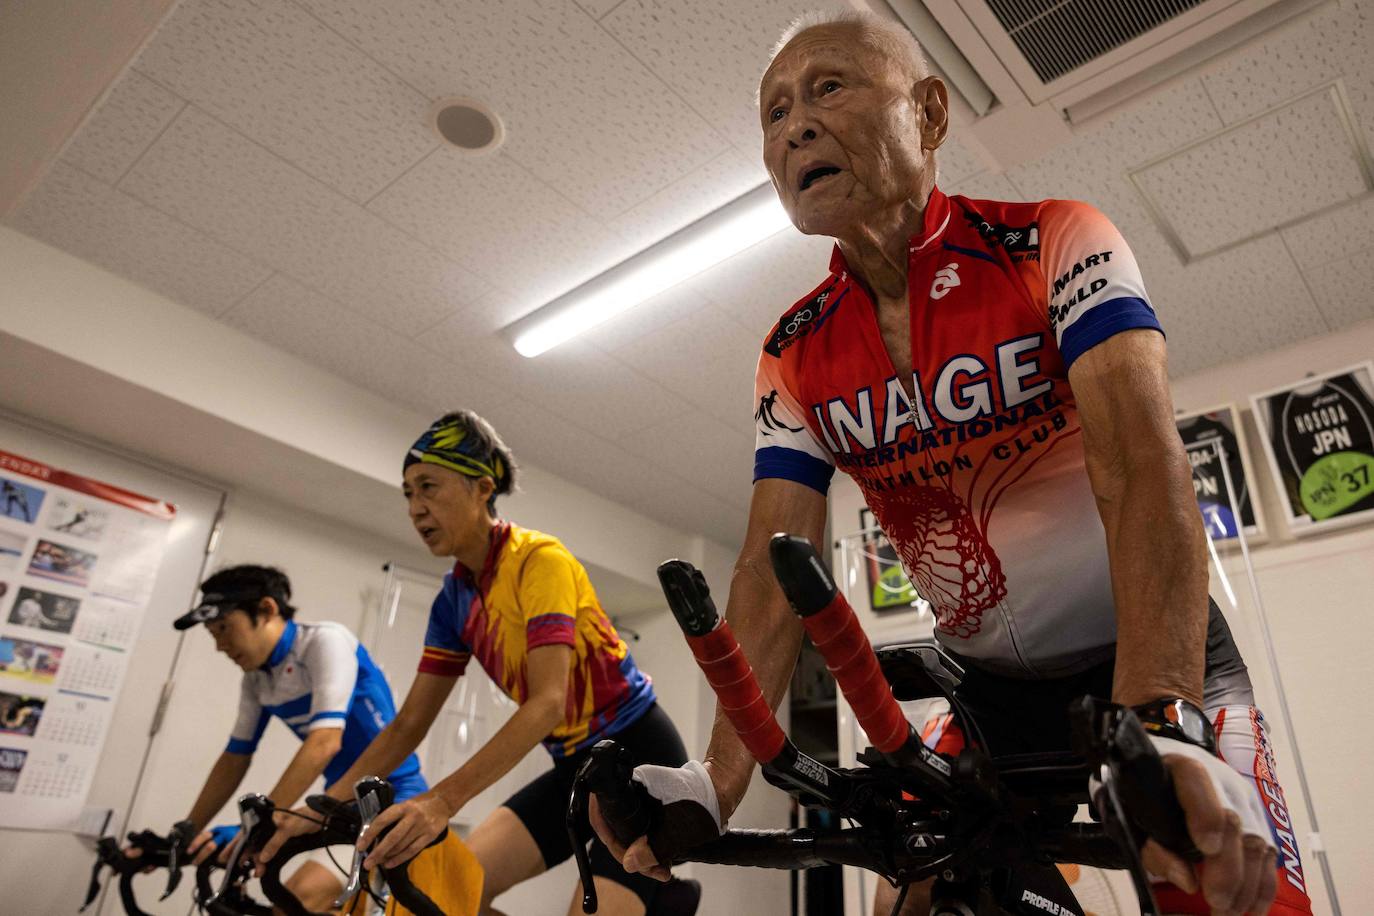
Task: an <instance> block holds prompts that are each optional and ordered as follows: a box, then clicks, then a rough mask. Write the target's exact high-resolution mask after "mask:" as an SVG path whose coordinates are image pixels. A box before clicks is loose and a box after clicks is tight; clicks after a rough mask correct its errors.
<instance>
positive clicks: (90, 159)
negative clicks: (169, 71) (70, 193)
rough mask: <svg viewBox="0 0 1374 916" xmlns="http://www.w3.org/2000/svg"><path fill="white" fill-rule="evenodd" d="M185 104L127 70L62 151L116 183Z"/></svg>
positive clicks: (85, 168)
mask: <svg viewBox="0 0 1374 916" xmlns="http://www.w3.org/2000/svg"><path fill="white" fill-rule="evenodd" d="M185 104H186V102H185V100H184V99H182V98H180V97H178V96H176V95H174V94H172V93H171V92H168V91H167V90H166V89H163V88H162V87H161V86H159V85H157V84H156V83H154V82H153V81H152V80H149V79H147V78H146V77H143V76H139V75H138V74H137V73H135V72H134V71H132V70H128V71H125V73H124V75H123V76H122V77H120V79H119V81H118V82H116V83H115V84H114V86H113V87H112V88H111V89H110V94H109V95H108V96H106V98H105V100H104V102H102V103H101V105H100V107H99V108H97V109H96V110H95V111H94V113H92V115H91V117H90V119H89V120H88V121H87V122H86V123H85V124H84V125H82V127H81V130H80V131H78V132H77V133H76V135H75V136H74V137H73V138H72V141H71V142H70V143H69V144H67V148H66V149H65V150H63V151H62V161H63V162H66V163H68V164H69V165H74V166H76V167H77V168H79V169H81V171H83V172H85V173H86V174H88V175H94V176H95V177H96V178H99V179H100V180H101V181H103V182H105V183H106V184H114V183H115V182H117V181H119V179H120V177H121V176H123V174H124V173H125V172H127V171H128V170H129V167H130V166H131V165H133V164H134V162H135V161H137V159H138V157H139V156H141V155H142V154H143V151H144V150H145V149H147V148H148V144H150V143H152V142H153V141H154V140H156V139H157V135H158V134H160V133H162V131H163V130H164V129H165V128H166V127H167V125H168V124H171V123H172V119H173V118H175V117H176V115H177V112H178V111H180V110H181V108H182V106H183V105H185Z"/></svg>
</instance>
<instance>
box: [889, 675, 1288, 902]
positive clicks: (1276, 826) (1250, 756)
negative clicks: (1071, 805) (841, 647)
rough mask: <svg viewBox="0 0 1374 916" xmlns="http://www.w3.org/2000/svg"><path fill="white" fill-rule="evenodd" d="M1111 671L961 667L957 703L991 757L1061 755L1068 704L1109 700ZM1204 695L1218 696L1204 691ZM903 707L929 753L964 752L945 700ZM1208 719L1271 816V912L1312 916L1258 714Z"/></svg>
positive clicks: (1066, 745)
mask: <svg viewBox="0 0 1374 916" xmlns="http://www.w3.org/2000/svg"><path fill="white" fill-rule="evenodd" d="M1113 667H1114V662H1113V661H1108V662H1106V663H1104V664H1101V665H1098V666H1097V667H1094V668H1090V669H1088V670H1087V671H1084V672H1081V673H1079V674H1076V675H1073V676H1070V677H1066V678H1058V679H1053V680H1039V681H1028V680H1020V679H1016V678H1008V677H1002V676H999V675H995V674H992V673H990V672H987V671H985V670H982V669H979V668H976V667H972V666H967V667H966V668H965V672H964V678H963V682H962V683H961V684H960V685H959V688H958V690H957V691H956V696H957V697H958V698H959V701H960V702H961V703H962V704H964V706H965V708H966V709H967V710H968V712H969V714H970V715H971V716H972V717H973V719H974V721H975V722H976V723H977V727H978V729H979V731H980V732H981V734H982V741H983V742H984V743H985V745H986V746H987V748H988V749H989V750H990V752H991V753H992V754H994V755H996V756H1002V755H1006V754H1021V753H1036V752H1054V751H1061V752H1062V751H1067V750H1069V749H1070V736H1069V721H1068V715H1067V714H1066V713H1067V710H1068V706H1069V703H1071V702H1072V701H1073V700H1076V699H1077V698H1078V697H1081V696H1083V695H1084V694H1091V695H1092V696H1098V697H1109V696H1111V693H1112V669H1113ZM1210 677H1211V672H1210V670H1209V678H1210ZM1207 692H1208V693H1209V694H1214V693H1215V692H1216V691H1215V689H1214V687H1213V686H1212V685H1209V687H1208V690H1207ZM902 707H903V710H904V711H905V712H906V713H907V718H908V719H909V720H911V722H912V724H913V725H914V726H916V727H917V728H918V729H920V731H921V738H922V740H923V741H924V742H925V744H926V746H927V747H930V748H932V749H933V750H935V751H938V752H939V753H941V754H947V755H950V756H957V755H958V753H959V751H960V750H962V749H963V747H964V744H965V736H964V734H963V732H962V730H961V729H960V727H959V725H958V724H957V723H956V722H955V721H954V719H953V716H952V715H951V714H950V713H949V708H948V705H947V704H946V703H945V702H944V701H943V700H938V701H925V700H919V701H915V702H912V703H903V704H902ZM1206 713H1207V716H1208V718H1210V719H1211V720H1212V724H1213V727H1214V728H1215V730H1216V735H1217V750H1218V753H1219V756H1220V757H1221V758H1222V759H1223V760H1225V761H1226V762H1227V763H1228V764H1230V765H1231V767H1232V768H1233V769H1235V770H1236V772H1238V773H1240V774H1241V775H1242V776H1244V777H1245V778H1246V779H1247V780H1249V781H1250V782H1251V783H1253V785H1254V786H1255V791H1256V792H1258V793H1259V795H1260V800H1261V802H1262V803H1263V805H1264V809H1265V811H1266V812H1267V813H1268V815H1269V828H1270V831H1271V833H1272V839H1273V841H1274V845H1275V846H1276V847H1277V848H1278V861H1277V866H1276V867H1277V872H1278V874H1277V878H1278V893H1277V896H1276V898H1275V900H1274V905H1273V908H1272V909H1271V910H1270V913H1271V914H1272V916H1311V913H1312V904H1311V902H1310V901H1309V900H1308V897H1307V891H1306V879H1305V876H1304V874H1303V868H1302V861H1301V858H1300V857H1299V854H1298V846H1297V841H1296V839H1295V831H1294V828H1293V824H1292V821H1291V819H1290V817H1289V814H1288V806H1287V803H1286V802H1285V801H1284V797H1283V789H1282V788H1281V787H1280V786H1279V782H1278V776H1277V773H1276V768H1275V764H1274V754H1273V749H1272V748H1271V747H1270V744H1269V733H1268V728H1267V726H1266V725H1265V723H1264V717H1263V715H1261V713H1260V711H1259V710H1258V709H1256V708H1255V707H1254V706H1253V705H1247V704H1224V705H1218V706H1211V705H1209V706H1208V708H1207V709H1206ZM1155 894H1156V897H1157V898H1158V901H1159V904H1160V910H1161V912H1164V913H1170V914H1180V916H1193V914H1199V916H1202V914H1208V913H1210V912H1211V908H1210V907H1208V906H1207V903H1206V901H1205V900H1204V899H1203V897H1202V894H1201V893H1195V894H1187V893H1184V892H1183V891H1181V890H1180V889H1178V888H1177V887H1174V886H1173V885H1171V884H1165V883H1158V884H1156V885H1155Z"/></svg>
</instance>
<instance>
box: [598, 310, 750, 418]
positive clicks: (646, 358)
mask: <svg viewBox="0 0 1374 916" xmlns="http://www.w3.org/2000/svg"><path fill="white" fill-rule="evenodd" d="M762 340H763V338H762V335H760V336H759V337H758V338H757V339H756V338H754V336H753V335H752V334H750V333H749V332H747V331H745V330H744V329H743V328H742V327H740V326H739V325H738V324H736V323H734V322H733V321H731V320H730V318H729V317H728V315H727V314H726V313H725V312H724V311H723V310H720V309H714V308H713V309H704V310H702V311H700V312H698V313H695V314H693V315H691V316H689V317H687V318H684V319H682V320H681V321H677V322H674V323H672V324H665V325H664V326H663V327H661V328H658V329H657V330H654V331H651V332H650V333H648V334H645V335H643V336H642V337H640V338H639V339H638V340H636V341H634V342H633V343H632V344H630V345H628V346H626V347H622V348H621V349H619V350H616V351H615V353H614V356H615V358H616V359H619V360H622V361H623V362H625V363H627V364H628V365H630V366H633V367H634V368H636V369H638V370H639V371H640V372H641V373H643V374H644V375H646V376H648V377H649V378H651V379H654V380H655V381H657V382H659V383H660V384H662V385H664V386H665V387H667V388H668V389H669V390H670V391H672V392H674V393H675V394H677V395H678V396H680V397H681V398H683V399H685V400H687V401H690V402H691V403H693V404H695V405H697V406H698V407H701V408H703V409H705V410H707V411H710V412H712V413H715V414H716V415H717V416H722V417H724V418H728V417H729V416H730V415H731V414H736V415H740V414H743V413H744V412H746V411H750V410H751V408H750V403H751V401H752V397H753V391H754V370H755V368H756V366H757V364H758V357H759V347H760V346H761V344H762ZM722 390H726V391H733V392H735V394H734V397H733V398H732V399H729V400H722V399H721V398H720V397H719V395H720V393H721V391H722Z"/></svg>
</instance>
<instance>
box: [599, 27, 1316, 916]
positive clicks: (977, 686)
mask: <svg viewBox="0 0 1374 916" xmlns="http://www.w3.org/2000/svg"><path fill="white" fill-rule="evenodd" d="M759 114H760V118H761V121H762V126H763V133H764V162H765V164H766V165H767V168H768V172H769V174H770V176H771V177H772V180H773V184H774V187H775V188H776V189H777V193H778V196H779V198H781V200H782V202H783V205H784V206H785V207H786V208H787V211H788V213H789V214H790V215H791V218H792V221H793V223H794V224H795V225H796V226H797V228H798V229H800V230H801V231H802V232H804V233H807V234H812V235H827V236H831V237H833V238H834V239H835V240H836V243H837V244H836V247H835V252H834V255H833V256H832V258H831V264H830V275H829V276H828V277H827V278H826V279H825V281H824V282H823V283H821V284H820V286H818V287H817V288H816V289H815V290H813V291H812V292H811V293H809V294H808V295H807V296H805V297H804V298H803V299H802V300H801V301H800V302H798V303H797V304H796V305H795V306H793V307H792V308H791V309H789V310H788V311H787V312H786V313H785V314H784V315H783V318H782V319H781V320H780V321H779V322H778V324H777V325H776V326H775V328H774V330H773V331H772V333H770V334H769V335H768V337H767V339H766V341H765V342H764V345H763V352H762V355H761V356H760V360H759V367H758V375H757V384H756V389H755V392H754V394H755V398H756V399H757V402H758V404H759V405H761V407H766V408H767V409H766V410H765V409H761V410H760V411H759V426H758V444H757V451H756V453H755V470H754V478H755V486H754V496H753V503H752V506H751V508H750V518H749V527H748V533H747V535H746V539H745V545H744V548H743V550H742V552H741V554H740V558H739V561H738V563H737V565H736V574H735V576H734V579H733V582H732V583H731V589H730V597H729V604H728V608H727V616H728V617H729V619H730V621H731V623H732V625H733V628H734V630H735V633H736V634H737V635H738V637H739V641H740V643H741V645H742V646H743V649H744V651H745V654H746V655H747V656H748V657H749V659H750V660H751V661H752V662H753V664H754V666H755V671H756V673H757V675H758V677H759V680H760V683H761V684H762V686H763V689H764V692H765V694H766V695H767V696H768V698H769V700H770V701H771V702H772V703H774V704H776V703H777V702H778V701H779V700H780V699H781V697H782V694H783V692H784V690H785V689H786V686H787V683H788V678H789V675H790V673H791V671H792V668H793V666H794V664H795V659H796V657H797V650H798V645H799V642H800V627H799V626H798V624H797V621H796V619H795V617H794V616H793V615H792V614H791V613H790V612H789V610H788V608H787V606H786V603H785V600H784V598H783V596H782V595H781V593H780V590H779V588H778V586H777V584H776V582H775V581H774V578H773V576H772V573H771V572H770V569H769V564H768V560H767V544H768V540H769V537H770V535H772V533H773V532H775V531H788V532H795V533H799V534H803V535H805V536H807V537H809V538H811V539H812V541H813V542H819V541H820V539H821V537H822V530H823V526H824V522H825V514H826V502H825V492H826V489H827V486H828V484H829V481H830V478H831V475H832V474H833V472H834V469H835V467H837V466H838V467H839V468H840V469H841V470H843V471H844V472H845V473H847V474H849V475H850V476H851V477H852V478H853V479H854V480H855V481H856V482H857V483H858V484H859V486H860V488H861V489H862V490H863V493H864V496H865V499H866V501H867V502H868V505H869V506H870V507H871V508H872V510H873V512H874V514H875V515H876V517H877V519H878V520H879V522H880V524H881V525H882V527H883V530H884V532H885V533H886V534H887V536H888V538H889V539H890V540H891V541H892V543H893V545H894V546H895V547H896V549H897V551H898V552H899V554H900V555H901V557H902V560H903V564H904V566H905V568H906V570H907V572H908V573H909V575H910V576H911V578H912V580H913V581H914V582H915V584H916V586H917V588H918V589H919V590H920V591H921V593H922V595H923V596H925V597H926V598H927V599H929V600H930V602H931V604H932V605H933V607H934V609H935V612H936V616H937V621H938V623H937V635H938V637H939V639H940V641H941V643H942V644H943V645H944V647H945V648H946V649H947V651H949V652H950V653H951V654H953V655H954V656H956V657H957V658H958V659H959V660H961V661H962V663H963V664H964V666H965V668H966V676H965V680H964V682H963V684H962V685H961V687H960V694H961V699H962V700H963V701H964V702H966V703H967V704H968V705H969V706H970V708H972V709H974V710H975V711H976V713H977V715H978V718H979V722H980V725H981V727H982V730H983V733H984V738H985V740H986V741H987V743H988V744H989V745H990V746H991V748H992V750H993V751H994V752H995V753H1009V752H1020V751H1032V750H1052V749H1056V748H1062V747H1066V746H1067V742H1068V737H1067V731H1068V727H1067V722H1066V713H1065V709H1066V706H1067V703H1068V702H1069V701H1070V700H1071V699H1072V698H1074V697H1076V696H1079V695H1082V694H1085V693H1092V694H1096V695H1099V696H1105V695H1110V696H1111V697H1112V698H1113V699H1114V700H1116V701H1117V702H1120V703H1122V704H1126V705H1129V706H1132V707H1135V709H1136V710H1137V712H1138V714H1139V715H1140V717H1141V719H1142V720H1143V721H1145V722H1146V724H1147V727H1150V728H1151V730H1152V731H1154V732H1155V733H1156V735H1157V737H1156V738H1155V739H1154V740H1155V741H1156V743H1157V745H1158V746H1159V748H1160V750H1161V752H1163V753H1164V754H1165V760H1166V763H1167V765H1168V766H1169V767H1170V769H1171V770H1172V772H1173V775H1174V779H1175V783H1176V786H1177V791H1178V796H1179V800H1180V802H1181V803H1182V805H1183V807H1184V809H1185V812H1186V814H1187V818H1188V826H1189V830H1190V832H1191V834H1192V837H1193V840H1194V842H1195V843H1196V845H1197V847H1198V848H1199V850H1201V852H1202V853H1203V854H1204V857H1205V858H1204V861H1203V863H1202V865H1201V867H1200V868H1198V869H1194V868H1193V867H1191V866H1190V865H1188V864H1187V863H1186V862H1185V861H1184V860H1183V859H1181V858H1178V857H1175V856H1173V855H1172V854H1170V853H1167V852H1166V851H1165V850H1163V849H1162V848H1161V847H1159V846H1157V845H1156V844H1154V843H1150V844H1149V845H1147V847H1146V852H1145V862H1146V865H1147V867H1148V868H1149V869H1150V870H1151V872H1152V873H1154V874H1157V875H1159V876H1161V877H1163V878H1167V879H1169V881H1170V882H1171V886H1169V885H1161V886H1160V891H1161V898H1162V899H1161V903H1162V904H1163V906H1164V908H1165V909H1166V910H1167V911H1169V912H1190V913H1191V912H1200V913H1205V912H1209V911H1210V912H1213V913H1226V914H1230V913H1242V912H1250V913H1264V912H1267V911H1270V905H1271V902H1273V901H1275V897H1276V894H1277V898H1278V903H1277V904H1275V906H1274V909H1273V912H1280V911H1281V912H1283V913H1285V914H1296V913H1308V912H1310V905H1309V903H1308V901H1307V897H1306V895H1305V892H1304V888H1303V883H1302V882H1303V877H1302V870H1301V865H1300V863H1299V861H1298V858H1297V853H1296V847H1295V845H1294V844H1293V843H1292V842H1291V838H1292V834H1291V832H1290V830H1291V828H1290V827H1289V825H1288V823H1287V820H1286V813H1285V811H1284V808H1283V802H1282V791H1281V790H1280V789H1279V787H1278V785H1277V784H1276V782H1275V781H1274V776H1273V769H1272V768H1273V757H1272V754H1271V753H1270V750H1269V747H1268V744H1267V738H1266V733H1265V727H1264V720H1263V718H1262V717H1261V716H1260V715H1259V713H1258V711H1257V710H1255V709H1254V708H1253V705H1252V703H1253V698H1252V693H1251V690H1250V684H1249V679H1248V676H1247V674H1246V670H1245V666H1244V663H1243V662H1242V661H1241V660H1240V657H1239V655H1238V653H1237V651H1236V648H1235V644H1234V642H1233V641H1232V640H1231V636H1230V633H1229V631H1228V630H1227V628H1226V623H1225V621H1224V620H1223V619H1222V617H1221V615H1220V612H1219V611H1218V609H1217V608H1216V606H1215V605H1214V604H1212V603H1211V602H1210V600H1209V598H1208V595H1207V579H1208V577H1207V567H1206V559H1205V542H1204V535H1203V530H1202V525H1201V519H1200V517H1199V513H1198V509H1197V504H1196V502H1195V501H1194V497H1193V490H1192V486H1191V479H1190V475H1189V468H1188V462H1187V459H1186V456H1185V454H1184V451H1183V448H1182V445H1181V443H1180V441H1179V437H1178V433H1177V432H1176V430H1175V427H1174V420H1173V410H1172V405H1171V400H1170V395H1169V386H1168V378H1167V374H1166V369H1165V367H1166V362H1165V345H1164V337H1163V334H1162V333H1161V330H1160V325H1159V322H1158V321H1157V319H1156V317H1155V313H1154V310H1153V309H1152V307H1151V306H1150V303H1149V299H1148V298H1147V296H1146V293H1145V289H1144V286H1143V284H1142V282H1141V277H1140V272H1139V270H1138V268H1137V266H1136V262H1135V259H1134V257H1133V256H1132V254H1131V251H1130V249H1129V248H1128V247H1127V245H1126V243H1125V241H1124V240H1123V239H1122V238H1121V236H1120V234H1119V233H1118V232H1117V230H1116V229H1115V227H1113V226H1112V224H1111V223H1110V222H1109V221H1108V220H1107V219H1106V218H1105V217H1104V216H1103V215H1102V214H1101V213H1099V212H1098V211H1096V210H1095V209H1093V208H1092V207H1091V206H1089V205H1087V204H1083V203H1078V202H1073V201H1062V200H1050V201H1042V202H1039V203H1017V204H1012V203H1001V202H994V201H974V200H968V199H965V198H962V197H948V196H946V195H945V194H943V193H942V192H941V191H940V190H939V189H938V188H937V187H936V182H935V178H936V169H935V153H936V150H937V149H939V147H940V145H941V144H942V143H943V142H944V140H945V135H946V132H947V130H948V127H949V122H948V107H947V95H946V90H945V86H944V84H943V83H942V82H941V81H940V80H939V79H937V78H935V77H933V76H930V75H929V74H928V72H927V70H926V67H925V64H924V62H923V60H922V57H921V53H920V49H919V47H918V46H917V45H916V42H915V41H914V39H913V38H912V37H911V36H910V35H909V34H908V33H907V32H906V31H905V30H903V29H901V28H900V27H897V26H895V25H892V24H890V23H887V22H885V21H882V20H878V19H873V18H868V17H865V16H861V15H850V16H841V17H838V18H831V19H828V20H824V21H812V22H805V21H804V22H802V23H800V24H799V25H798V26H794V27H793V29H791V30H789V32H788V34H787V35H785V36H784V40H783V42H782V44H781V49H780V50H779V51H778V52H777V54H776V55H775V56H774V58H773V60H772V62H771V64H770V65H769V67H768V69H767V71H766V72H765V74H764V76H763V81H762V84H761V86H760V93H759ZM780 647H783V648H780ZM1223 724H1224V725H1225V729H1224V730H1223V727H1222V726H1223ZM1218 735H1219V741H1218ZM942 740H943V741H944V744H943V745H942V748H947V749H957V747H958V746H959V742H960V741H961V740H962V739H961V737H959V736H948V735H946V736H945V737H944V738H943V739H942ZM1218 745H1219V746H1218ZM1218 754H1219V755H1220V758H1219V757H1218ZM1221 758H1224V760H1225V762H1224V763H1223V762H1222V759H1221ZM1227 764H1230V766H1229V767H1228V766H1227ZM752 769H753V762H752V760H751V759H750V758H749V755H748V754H747V752H746V751H745V750H744V749H743V747H742V746H741V744H740V742H739V740H738V739H737V737H736V736H735V735H734V733H733V732H732V730H731V728H730V726H729V724H728V723H727V722H726V721H725V720H724V719H723V718H722V717H720V716H717V719H716V726H715V729H714V731H713V734H712V736H711V743H710V747H709V749H708V750H707V753H706V755H705V766H704V768H703V767H702V766H701V765H699V764H698V765H689V767H688V768H687V769H684V770H682V771H680V773H678V774H677V783H676V784H677V788H676V789H673V790H669V789H666V788H660V787H663V786H665V785H666V781H665V780H664V778H663V777H664V775H665V774H661V773H658V772H655V771H654V770H652V769H647V770H646V769H645V768H641V771H640V773H639V776H640V778H641V779H642V780H643V781H644V782H645V784H646V785H647V786H648V787H649V789H650V791H651V792H655V793H656V794H658V795H659V796H660V797H664V795H665V794H671V795H672V797H674V798H680V797H681V796H682V794H683V789H682V786H683V785H684V784H691V783H694V782H695V784H696V789H695V795H696V797H697V798H699V799H700V804H701V806H702V807H703V808H705V809H706V810H707V812H708V813H711V814H714V815H718V816H717V817H716V821H715V822H716V824H717V825H720V824H724V823H725V821H726V819H727V818H728V816H729V815H730V813H731V812H732V811H733V810H734V808H735V807H736V806H737V805H738V804H739V801H740V799H741V797H742V796H743V794H744V791H745V789H746V787H747V785H748V783H749V778H750V775H751V773H752ZM688 794H691V793H688ZM1261 796H1262V797H1263V801H1262V802H1261ZM681 807H682V806H676V808H677V809H679V810H680V809H681ZM713 808H715V809H716V810H714V811H712V809H713ZM1266 809H1267V810H1268V811H1270V812H1271V814H1270V817H1271V818H1272V819H1273V820H1272V822H1267V821H1266V818H1265V810H1266ZM603 826H604V825H603ZM603 838H604V839H607V840H608V842H610V841H611V838H610V837H609V836H608V835H607V834H606V833H603ZM1275 841H1277V845H1278V847H1279V849H1280V850H1281V852H1282V854H1281V855H1279V856H1277V865H1276V850H1275V845H1276V842H1275ZM621 852H622V853H623V861H624V863H625V865H626V867H627V868H629V869H631V870H635V869H638V870H645V871H650V872H657V873H658V874H660V875H662V874H664V873H665V870H664V869H662V867H660V866H658V865H657V863H656V862H655V861H654V859H653V855H652V853H651V852H650V851H649V849H648V846H647V843H646V842H645V841H644V840H643V839H641V840H638V841H636V842H635V843H634V844H633V845H632V846H631V847H630V848H629V850H628V851H624V850H622V851H621ZM921 896H922V895H921V894H919V893H914V894H912V895H911V897H910V898H909V899H908V904H907V906H906V907H905V908H904V910H903V911H904V912H907V913H924V912H926V910H925V909H922V906H923V905H925V906H928V904H924V903H923V902H922V901H920V900H918V899H917V898H919V897H921ZM884 904H886V905H887V906H888V907H890V906H891V905H892V895H890V894H889V893H888V892H887V889H886V888H883V889H882V891H881V892H880V894H879V899H878V901H877V902H876V908H875V912H879V913H885V912H887V909H885V908H883V905H884Z"/></svg>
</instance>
